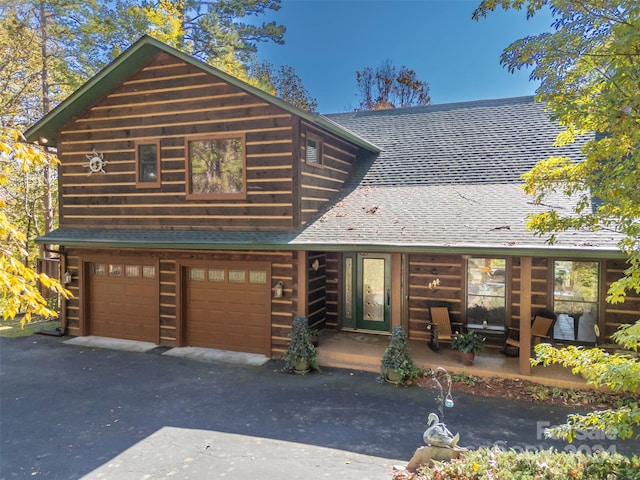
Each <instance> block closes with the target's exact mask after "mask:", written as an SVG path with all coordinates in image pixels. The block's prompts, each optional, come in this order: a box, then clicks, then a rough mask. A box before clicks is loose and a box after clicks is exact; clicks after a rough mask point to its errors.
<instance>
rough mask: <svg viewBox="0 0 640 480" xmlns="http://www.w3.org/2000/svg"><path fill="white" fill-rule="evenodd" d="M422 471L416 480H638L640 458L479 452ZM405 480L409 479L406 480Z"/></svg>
mask: <svg viewBox="0 0 640 480" xmlns="http://www.w3.org/2000/svg"><path fill="white" fill-rule="evenodd" d="M434 463H435V465H434V466H433V467H428V468H426V467H425V468H422V469H420V471H419V472H417V473H416V475H415V476H414V477H413V479H414V480H445V479H447V480H489V479H500V480H529V479H536V480H538V479H539V480H555V479H559V478H567V479H575V480H595V479H602V480H609V479H611V480H638V479H640V473H639V472H640V458H638V457H637V456H635V455H634V456H633V457H631V458H629V457H625V456H623V455H619V454H613V455H612V454H609V453H607V452H603V453H597V454H593V455H584V454H573V453H567V452H558V451H555V450H542V451H539V452H516V451H514V450H508V451H505V450H500V449H498V448H493V449H483V448H481V449H479V450H472V451H469V452H467V453H466V454H465V455H464V457H463V458H461V459H458V460H452V461H451V462H449V463H441V462H434ZM405 478H406V477H405Z"/></svg>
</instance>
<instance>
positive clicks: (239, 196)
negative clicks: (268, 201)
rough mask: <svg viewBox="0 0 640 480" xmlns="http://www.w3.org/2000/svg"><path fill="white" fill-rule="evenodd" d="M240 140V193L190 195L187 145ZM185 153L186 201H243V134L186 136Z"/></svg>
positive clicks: (244, 174) (245, 195)
mask: <svg viewBox="0 0 640 480" xmlns="http://www.w3.org/2000/svg"><path fill="white" fill-rule="evenodd" d="M238 139H239V140H240V141H241V142H242V191H241V192H239V193H191V150H190V148H189V144H190V143H191V142H197V141H199V140H202V141H205V140H238ZM184 152H185V157H184V160H185V177H186V178H185V186H186V191H185V195H186V198H187V200H245V199H246V198H247V135H246V134H245V133H244V132H229V133H211V134H207V135H193V136H187V137H185V139H184Z"/></svg>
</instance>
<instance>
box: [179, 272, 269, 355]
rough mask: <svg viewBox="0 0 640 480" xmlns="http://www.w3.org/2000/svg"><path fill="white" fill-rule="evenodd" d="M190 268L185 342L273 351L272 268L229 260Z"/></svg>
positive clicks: (186, 298) (188, 343)
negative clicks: (270, 333) (271, 329)
mask: <svg viewBox="0 0 640 480" xmlns="http://www.w3.org/2000/svg"><path fill="white" fill-rule="evenodd" d="M186 270H187V271H186V279H187V286H186V294H185V304H186V305H185V310H186V329H185V330H186V344H187V345H190V346H194V347H206V348H220V349H224V350H235V351H239V352H251V353H263V354H265V355H269V348H270V347H269V339H270V337H269V327H270V324H271V322H270V292H271V290H270V287H269V271H268V267H267V266H265V265H255V264H252V265H242V264H232V263H229V264H216V265H211V266H208V267H188V268H187V269H186Z"/></svg>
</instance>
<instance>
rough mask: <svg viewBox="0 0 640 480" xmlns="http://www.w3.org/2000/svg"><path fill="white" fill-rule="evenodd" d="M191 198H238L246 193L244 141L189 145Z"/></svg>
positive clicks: (234, 139)
mask: <svg viewBox="0 0 640 480" xmlns="http://www.w3.org/2000/svg"><path fill="white" fill-rule="evenodd" d="M187 151H188V153H187V171H188V192H187V193H188V195H190V196H198V197H199V198H202V197H209V198H216V199H217V198H237V197H244V195H245V194H246V185H245V181H246V178H245V175H246V172H245V152H244V138H242V137H231V138H209V139H198V140H190V141H188V142H187Z"/></svg>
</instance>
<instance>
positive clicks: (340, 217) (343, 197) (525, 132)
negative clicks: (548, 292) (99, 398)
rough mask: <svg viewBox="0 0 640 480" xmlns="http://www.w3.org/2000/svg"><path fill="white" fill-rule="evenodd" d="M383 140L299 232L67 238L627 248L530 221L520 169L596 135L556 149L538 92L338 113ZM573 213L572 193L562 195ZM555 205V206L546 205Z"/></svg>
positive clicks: (575, 150)
mask: <svg viewBox="0 0 640 480" xmlns="http://www.w3.org/2000/svg"><path fill="white" fill-rule="evenodd" d="M327 118H328V119H329V121H331V122H335V123H337V124H338V125H340V126H342V127H344V128H345V129H347V130H348V131H351V132H354V133H355V134H356V135H357V136H359V137H361V138H363V139H364V141H366V142H371V144H375V145H376V146H378V147H380V148H381V149H382V151H381V152H380V153H379V154H376V153H373V152H371V153H370V154H369V156H368V157H364V158H362V159H361V161H360V162H359V163H358V165H357V170H356V172H355V173H354V175H352V177H350V180H349V182H348V184H347V185H345V187H344V188H343V189H342V191H341V192H340V194H339V195H338V196H337V197H336V199H335V201H334V202H333V203H332V204H331V205H330V206H329V207H328V208H327V209H326V210H325V211H324V212H322V213H321V214H320V215H318V216H317V217H316V218H315V219H314V220H313V221H312V222H310V223H309V224H308V225H307V226H305V227H304V228H301V229H300V230H299V231H297V232H265V231H260V232H223V231H208V232H193V231H190V232H189V231H148V230H115V231H112V230H84V229H60V230H57V231H55V232H52V233H51V234H48V235H47V236H46V237H41V238H40V239H38V241H39V242H41V243H42V242H45V241H46V242H47V243H54V244H64V245H88V244H91V245H102V246H113V247H116V246H129V247H131V246H133V247H136V246H145V247H147V248H170V247H173V248H187V249H189V248H198V249H224V248H253V249H260V248H262V249H270V250H278V249H280V250H281V249H298V250H300V249H309V250H335V251H357V250H375V251H403V252H409V251H423V252H451V253H469V254H473V253H480V252H485V253H488V254H498V253H499V254H502V255H507V254H510V253H511V254H514V255H519V254H535V253H536V252H538V254H539V253H540V252H539V251H540V250H544V252H545V253H544V255H548V256H565V255H567V256H568V255H580V256H581V257H590V258H604V257H606V256H618V255H620V251H619V249H618V248H617V241H618V240H619V237H618V236H616V235H615V234H612V233H611V232H602V231H601V232H590V231H580V232H566V233H563V234H560V235H558V242H557V243H556V244H555V245H554V246H549V245H547V243H546V239H545V238H541V237H537V236H535V235H534V234H533V233H532V232H529V231H527V230H526V228H525V226H526V221H527V220H526V217H527V215H528V214H530V213H533V212H535V211H542V210H543V208H542V207H539V206H535V205H533V204H532V199H531V198H530V197H528V196H527V195H525V194H524V193H523V192H522V190H521V185H522V180H521V179H520V176H521V175H522V174H523V173H525V172H527V171H529V170H530V169H531V168H532V167H533V166H534V165H535V164H536V162H538V161H539V160H543V159H546V158H548V157H549V156H554V155H555V156H567V157H570V158H572V159H574V160H576V161H579V160H580V158H581V155H580V148H581V146H582V145H583V144H584V142H585V141H587V140H588V139H589V138H591V137H590V136H588V135H587V136H585V137H582V138H580V139H578V140H577V141H576V142H575V143H574V144H571V145H569V146H566V147H562V148H556V147H553V146H552V145H553V143H554V141H555V139H556V136H557V134H558V133H559V132H560V131H561V127H560V126H559V125H557V123H556V122H553V121H552V120H551V119H550V117H549V115H548V114H547V113H546V112H545V108H544V105H542V104H540V103H536V102H534V99H533V97H521V98H508V99H500V100H486V101H476V102H466V103H453V104H446V105H433V106H427V107H415V108H406V109H394V110H381V111H366V112H352V113H344V114H335V115H328V116H327ZM550 204H551V205H553V206H554V208H556V209H558V210H560V211H563V212H569V211H570V208H571V206H572V200H571V199H567V198H565V197H562V196H560V195H558V196H557V198H554V199H552V200H551V201H550ZM544 208H545V209H546V208H548V205H547V206H546V207H544Z"/></svg>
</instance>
